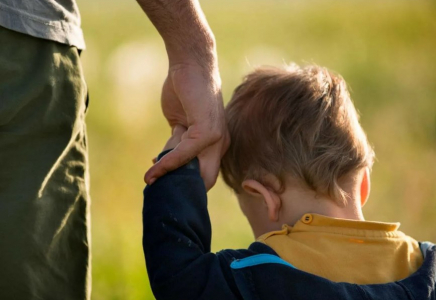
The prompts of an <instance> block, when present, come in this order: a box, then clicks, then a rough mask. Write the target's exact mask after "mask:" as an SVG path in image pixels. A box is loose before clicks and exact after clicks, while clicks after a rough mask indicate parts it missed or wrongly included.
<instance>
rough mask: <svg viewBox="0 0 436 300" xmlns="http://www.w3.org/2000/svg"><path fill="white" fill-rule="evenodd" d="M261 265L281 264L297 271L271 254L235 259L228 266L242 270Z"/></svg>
mask: <svg viewBox="0 0 436 300" xmlns="http://www.w3.org/2000/svg"><path fill="white" fill-rule="evenodd" d="M263 264H281V265H285V266H288V267H291V268H294V269H297V268H296V267H294V266H293V265H291V264H290V263H288V262H287V261H284V260H283V259H281V258H280V257H278V256H276V255H272V254H257V255H253V256H249V257H246V258H243V259H237V260H235V261H233V262H232V263H231V264H230V267H231V268H232V269H243V268H247V267H253V266H258V265H263Z"/></svg>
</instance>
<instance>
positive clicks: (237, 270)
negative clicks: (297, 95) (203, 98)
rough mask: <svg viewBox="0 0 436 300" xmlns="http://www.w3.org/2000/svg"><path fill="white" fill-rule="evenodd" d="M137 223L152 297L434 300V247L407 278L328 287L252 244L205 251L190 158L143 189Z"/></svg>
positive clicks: (206, 234) (202, 200) (202, 202)
mask: <svg viewBox="0 0 436 300" xmlns="http://www.w3.org/2000/svg"><path fill="white" fill-rule="evenodd" d="M164 154H165V153H163V154H161V155H160V156H159V157H162V155H164ZM143 226H144V236H143V247H144V254H145V258H146V264H147V271H148V275H149V279H150V283H151V287H152V290H153V293H154V295H155V297H156V299H158V300H162V299H168V300H169V299H172V300H174V299H179V300H182V299H186V300H188V299H189V300H194V299H207V300H215V299H216V300H236V299H239V300H240V299H244V300H255V299H256V300H261V299H268V300H275V299H277V300H285V299H286V300H289V299H293V300H300V299H301V300H303V299H304V300H307V299H311V300H317V299H339V300H351V299H353V300H354V299H362V300H386V299H398V300H403V299H404V300H406V299H407V300H436V298H435V284H436V275H435V274H436V273H435V272H436V249H435V247H430V249H429V250H428V251H427V253H426V254H427V255H426V259H425V262H424V264H423V265H422V267H421V268H420V269H419V270H418V271H417V272H416V273H415V274H413V275H412V276H411V277H409V278H406V279H404V280H401V281H398V282H392V283H388V284H380V285H356V284H350V283H335V282H332V281H329V280H327V279H325V278H321V277H318V276H315V275H312V274H309V273H306V272H304V271H300V270H297V269H295V268H294V267H293V266H291V265H290V264H289V263H287V262H285V261H284V260H282V259H280V258H279V257H278V256H277V254H276V253H275V252H274V251H273V250H272V249H271V248H270V247H268V246H266V245H264V244H262V243H259V242H255V243H253V244H251V245H250V247H249V248H248V249H242V250H222V251H220V252H218V253H216V254H214V253H211V252H210V243H211V225H210V220H209V215H208V211H207V195H206V190H205V187H204V183H203V180H202V179H201V177H200V173H199V168H198V160H197V159H194V160H193V161H192V162H190V163H189V164H188V165H186V166H184V167H181V168H179V169H177V170H175V171H173V172H170V173H168V174H167V175H165V176H163V177H162V178H160V179H158V180H157V181H156V182H155V183H153V185H151V186H147V187H146V188H145V190H144V210H143ZM302 259H304V258H302ZM356 271H358V270H356Z"/></svg>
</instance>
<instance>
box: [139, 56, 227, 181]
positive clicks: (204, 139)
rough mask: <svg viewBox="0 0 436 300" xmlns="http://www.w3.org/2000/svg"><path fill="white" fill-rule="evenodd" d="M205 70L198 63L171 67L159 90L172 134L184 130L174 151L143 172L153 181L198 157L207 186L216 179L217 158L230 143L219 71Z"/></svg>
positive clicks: (219, 157)
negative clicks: (160, 90)
mask: <svg viewBox="0 0 436 300" xmlns="http://www.w3.org/2000/svg"><path fill="white" fill-rule="evenodd" d="M210 71H211V70H204V69H203V68H202V67H200V66H199V65H197V64H195V63H194V64H185V65H182V64H179V65H175V66H172V67H171V68H170V70H169V74H168V77H167V79H166V80H165V83H164V86H163V89H162V111H163V113H164V115H165V117H166V118H167V120H168V122H169V124H170V126H171V128H173V134H175V133H179V132H180V127H181V126H180V125H182V126H183V127H185V128H187V131H186V133H185V134H184V136H183V138H182V139H181V141H180V142H179V143H177V145H174V147H175V148H174V147H173V148H174V150H173V151H171V152H170V153H168V154H167V155H165V156H164V157H163V158H162V159H161V160H160V161H159V162H157V163H156V164H155V165H154V166H153V167H151V168H150V170H148V172H147V173H146V174H145V181H146V182H147V183H148V184H152V183H153V182H154V180H156V179H157V178H159V177H160V176H162V175H164V174H165V173H167V172H169V171H172V170H174V169H176V168H178V167H180V166H182V165H184V164H186V163H187V162H188V161H190V160H191V159H192V158H194V157H196V156H198V158H199V160H200V169H201V170H200V171H201V176H202V178H203V180H204V183H205V186H206V189H207V190H209V189H210V188H211V187H212V186H213V185H214V184H215V182H216V179H217V177H218V172H219V166H220V160H221V157H222V156H223V155H224V153H225V151H226V150H227V148H228V146H229V142H230V140H229V135H228V132H227V127H226V123H225V118H224V106H223V101H222V96H221V86H220V78H219V74H218V71H217V70H216V71H215V70H213V73H212V74H210ZM173 140H174V139H173Z"/></svg>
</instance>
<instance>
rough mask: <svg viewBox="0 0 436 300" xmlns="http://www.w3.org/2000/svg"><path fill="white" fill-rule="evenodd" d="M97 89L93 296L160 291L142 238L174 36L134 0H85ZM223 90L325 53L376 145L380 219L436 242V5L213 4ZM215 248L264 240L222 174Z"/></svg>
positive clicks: (215, 197)
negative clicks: (262, 70) (258, 70)
mask: <svg viewBox="0 0 436 300" xmlns="http://www.w3.org/2000/svg"><path fill="white" fill-rule="evenodd" d="M79 6H80V7H81V10H82V18H83V28H84V31H85V38H86V41H87V47H88V49H87V50H86V51H85V52H84V53H83V66H84V70H85V74H86V77H87V81H88V85H89V91H90V96H91V103H90V110H89V113H88V117H87V120H88V133H89V144H90V161H91V179H92V180H91V195H92V251H93V299H94V300H103V299H104V300H115V299H120V300H121V299H122V300H130V299H132V300H136V299H153V296H152V294H151V291H150V287H149V284H148V279H147V275H146V271H145V262H144V258H143V254H142V246H141V236H142V229H141V210H142V189H143V187H144V183H143V180H142V178H143V174H144V173H145V171H146V170H147V169H148V167H150V165H151V159H152V158H153V157H154V156H156V154H157V153H159V152H160V149H161V148H162V147H163V145H164V142H165V141H166V138H167V137H168V136H169V134H170V131H169V128H168V126H167V125H166V123H165V120H164V118H163V117H162V116H161V113H160V107H159V97H160V95H159V94H160V88H161V84H162V82H163V79H164V78H165V74H166V69H167V62H166V54H165V51H164V47H163V43H162V41H161V39H160V37H159V36H158V35H157V33H156V31H155V30H154V28H153V27H152V25H151V24H150V22H149V21H148V19H147V18H146V17H145V15H144V14H143V13H142V11H141V10H140V9H139V6H138V5H137V4H136V2H135V1H133V0H132V1H121V0H119V1H115V0H111V1H102V0H91V1H85V0H80V1H79ZM202 6H203V8H204V11H205V14H206V16H207V18H208V20H209V23H210V25H211V27H212V29H213V31H214V33H215V36H216V40H217V45H218V54H219V64H220V69H221V75H222V80H223V92H224V97H225V101H228V99H229V98H230V96H231V93H232V90H233V88H234V87H235V86H236V85H237V84H238V83H239V82H240V80H241V78H242V76H243V75H244V74H245V73H246V72H248V71H250V70H251V69H252V68H253V67H255V66H257V65H261V64H270V65H283V64H284V63H290V62H296V63H298V64H306V63H316V64H319V65H323V66H326V67H328V68H330V69H332V70H334V71H336V72H338V73H340V74H342V75H343V77H344V78H345V79H346V80H347V82H348V83H349V86H350V87H351V91H352V97H353V99H354V101H355V104H356V106H357V108H358V110H359V111H360V114H361V122H362V124H363V126H364V128H365V129H366V132H367V134H368V137H369V140H370V142H371V143H372V145H373V146H374V148H375V152H376V156H377V160H376V162H375V165H374V168H373V172H372V180H373V184H372V193H371V197H370V200H369V202H368V204H367V205H366V206H365V209H364V213H365V216H366V218H367V219H368V220H379V221H398V222H401V224H402V225H401V229H402V230H403V231H405V232H406V233H408V234H410V235H412V236H414V237H415V238H417V239H418V240H432V241H436V50H435V49H436V18H435V17H434V16H435V15H436V3H435V2H434V1H413V2H412V1H383V2H381V1H333V2H332V1H308V0H307V1H302V0H299V1H278V0H277V1H268V0H265V1H259V0H251V1H212V0H209V1H203V2H202ZM209 199H210V202H209V208H210V215H211V218H212V226H213V245H212V248H213V250H219V249H221V248H238V247H246V246H247V245H248V244H249V243H250V242H251V241H252V239H253V237H252V234H251V231H250V228H249V226H248V224H247V222H246V221H245V219H244V217H243V215H242V214H241V212H240V211H239V208H238V206H237V203H236V200H235V198H234V196H233V195H232V193H231V191H230V190H229V189H228V188H227V187H225V185H224V184H223V183H222V181H219V182H218V184H217V186H216V187H215V188H214V189H213V190H212V191H211V192H210V193H209Z"/></svg>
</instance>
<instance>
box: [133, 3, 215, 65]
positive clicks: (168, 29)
mask: <svg viewBox="0 0 436 300" xmlns="http://www.w3.org/2000/svg"><path fill="white" fill-rule="evenodd" d="M137 1H138V3H139V5H140V6H141V7H142V9H143V10H144V11H145V13H146V14H147V16H148V17H149V19H150V20H151V22H152V23H153V25H154V26H155V27H156V29H157V30H158V31H159V33H160V35H161V36H162V38H163V40H164V42H165V46H166V49H167V53H168V58H169V61H170V65H174V64H179V63H189V62H195V63H198V64H200V65H202V66H205V67H209V68H210V67H214V66H215V64H216V50H215V38H214V36H213V33H212V31H211V30H210V27H209V25H208V23H207V21H206V18H205V16H204V14H203V12H202V10H201V7H200V4H199V3H198V0H137Z"/></svg>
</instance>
